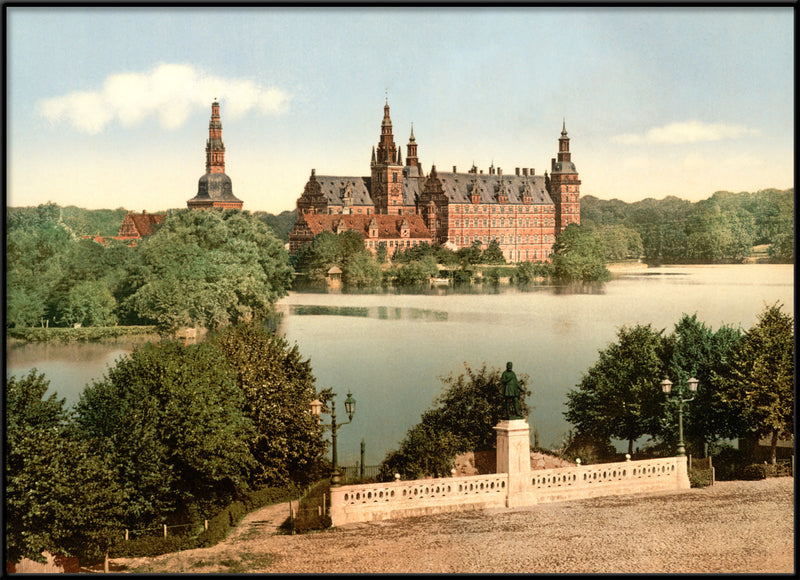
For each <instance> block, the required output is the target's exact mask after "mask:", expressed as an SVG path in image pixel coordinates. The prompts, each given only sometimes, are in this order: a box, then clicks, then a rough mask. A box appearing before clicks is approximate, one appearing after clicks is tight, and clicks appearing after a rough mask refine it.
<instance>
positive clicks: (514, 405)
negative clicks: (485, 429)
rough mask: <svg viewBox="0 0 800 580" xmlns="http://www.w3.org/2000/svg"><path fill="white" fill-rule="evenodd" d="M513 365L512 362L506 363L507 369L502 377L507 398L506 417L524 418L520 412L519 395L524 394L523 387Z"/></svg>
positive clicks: (504, 394)
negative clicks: (513, 369)
mask: <svg viewBox="0 0 800 580" xmlns="http://www.w3.org/2000/svg"><path fill="white" fill-rule="evenodd" d="M511 366H512V365H511V363H510V362H509V363H506V370H505V372H504V373H503V375H502V376H501V377H500V380H501V381H502V383H503V396H504V397H505V398H506V417H507V418H508V419H522V418H523V417H522V415H520V413H519V396H520V395H521V394H522V387H520V385H519V381H518V380H517V375H516V373H514V371H512V370H511ZM512 410H513V411H514V412H513V413H512V412H511V411H512Z"/></svg>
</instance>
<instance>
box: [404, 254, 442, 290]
mask: <svg viewBox="0 0 800 580" xmlns="http://www.w3.org/2000/svg"><path fill="white" fill-rule="evenodd" d="M438 273H439V269H438V268H437V266H436V259H435V258H434V257H433V256H425V257H423V258H422V259H420V260H416V261H412V262H408V263H406V264H403V265H402V266H400V268H399V269H398V270H397V274H396V276H395V278H394V283H395V284H397V285H398V286H419V285H425V284H430V281H431V277H432V276H436V275H437V274H438Z"/></svg>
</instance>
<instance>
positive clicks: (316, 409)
mask: <svg viewBox="0 0 800 580" xmlns="http://www.w3.org/2000/svg"><path fill="white" fill-rule="evenodd" d="M335 396H336V393H331V410H330V414H331V422H330V424H327V423H321V425H322V426H323V427H325V428H328V429H330V430H331V460H332V463H333V470H332V472H331V485H339V480H340V477H341V474H340V473H339V455H338V451H337V449H336V432H337V431H338V430H339V427H341V426H342V425H347V424H349V423H351V422H352V421H353V415H354V414H355V412H356V400H355V399H354V398H353V395H352V394H351V393H349V392H348V393H347V398H346V399H345V400H344V410H345V412H346V413H347V417H348V419H349V420H348V421H347V422H346V423H337V422H336V401H334V400H333V397H335ZM311 412H312V413H313V414H314V415H315V416H316V417H317V421H319V420H320V414H321V413H323V412H324V413H327V412H328V410H327V409H323V405H322V401H320V400H319V399H315V400H314V401H311Z"/></svg>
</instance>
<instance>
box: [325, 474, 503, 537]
mask: <svg viewBox="0 0 800 580" xmlns="http://www.w3.org/2000/svg"><path fill="white" fill-rule="evenodd" d="M507 485H508V474H506V473H494V474H489V475H472V476H469V477H447V478H436V479H414V480H411V481H393V482H389V483H373V484H360V485H347V486H342V487H334V488H331V522H332V524H333V525H334V526H336V525H341V524H344V523H350V522H364V521H370V520H383V519H392V518H397V517H408V516H418V515H425V514H431V513H439V512H445V511H464V510H472V509H486V508H496V507H505V506H506V497H507V495H508V490H507Z"/></svg>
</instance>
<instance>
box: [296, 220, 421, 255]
mask: <svg viewBox="0 0 800 580" xmlns="http://www.w3.org/2000/svg"><path fill="white" fill-rule="evenodd" d="M348 230H353V231H355V232H356V233H358V234H360V235H361V236H362V237H363V238H364V245H365V246H366V248H367V249H368V250H369V251H370V252H372V254H373V255H375V253H376V252H377V251H378V248H379V247H380V245H381V244H384V245H385V246H386V255H387V256H389V257H391V256H393V255H394V253H395V252H396V251H398V250H405V249H406V248H410V247H413V246H416V245H418V244H433V237H432V236H431V233H430V231H428V228H427V227H426V226H425V221H424V220H423V219H422V217H421V216H418V215H406V216H402V219H398V217H397V216H390V215H378V214H371V215H363V214H362V215H359V214H349V215H348V214H333V215H328V214H316V213H302V212H299V213H298V215H297V221H296V222H295V225H294V228H293V229H292V237H291V238H290V244H289V251H290V252H292V253H294V252H296V251H297V250H298V249H299V248H300V246H302V245H303V244H306V243H309V242H311V241H312V240H313V239H314V237H315V236H317V235H319V234H321V233H322V232H326V231H327V232H333V233H335V234H342V233H344V232H346V231H348Z"/></svg>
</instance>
